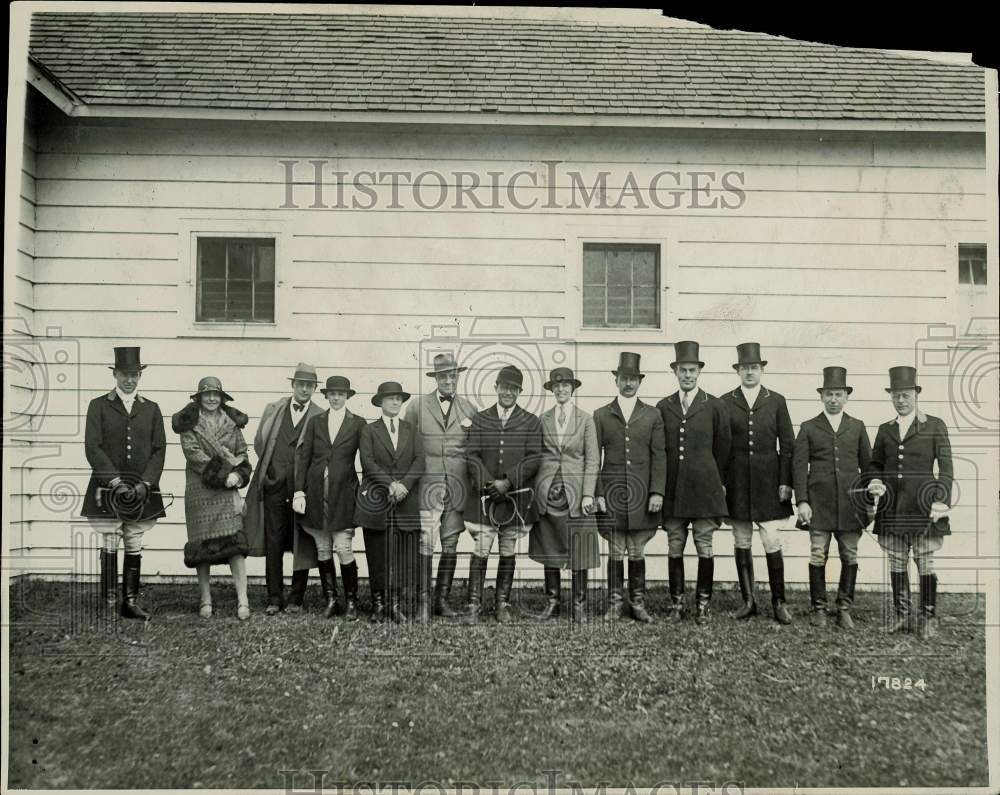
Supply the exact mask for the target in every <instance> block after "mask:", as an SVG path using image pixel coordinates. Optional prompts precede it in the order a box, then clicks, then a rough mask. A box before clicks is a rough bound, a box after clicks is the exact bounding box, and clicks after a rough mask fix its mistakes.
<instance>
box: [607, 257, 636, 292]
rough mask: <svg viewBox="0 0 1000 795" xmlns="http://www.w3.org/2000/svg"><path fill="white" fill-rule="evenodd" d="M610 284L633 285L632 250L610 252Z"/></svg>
mask: <svg viewBox="0 0 1000 795" xmlns="http://www.w3.org/2000/svg"><path fill="white" fill-rule="evenodd" d="M608 284H619V285H625V286H629V287H631V286H632V252H631V251H618V250H611V251H609V252H608Z"/></svg>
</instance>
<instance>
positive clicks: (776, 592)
mask: <svg viewBox="0 0 1000 795" xmlns="http://www.w3.org/2000/svg"><path fill="white" fill-rule="evenodd" d="M767 580H768V583H769V584H770V586H771V609H772V610H773V611H774V620H775V621H777V622H778V623H779V624H791V623H792V616H791V614H790V613H789V612H788V606H787V605H786V604H785V559H784V557H783V556H782V554H781V550H780V549H779V550H778V551H777V552H768V553H767Z"/></svg>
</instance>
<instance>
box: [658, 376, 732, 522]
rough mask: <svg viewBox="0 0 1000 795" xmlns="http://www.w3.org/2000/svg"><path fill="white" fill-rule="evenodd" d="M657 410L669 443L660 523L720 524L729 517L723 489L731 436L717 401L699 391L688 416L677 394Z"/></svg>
mask: <svg viewBox="0 0 1000 795" xmlns="http://www.w3.org/2000/svg"><path fill="white" fill-rule="evenodd" d="M656 407H657V408H658V409H659V411H660V415H661V416H662V417H663V429H664V433H665V435H666V440H667V477H666V487H665V488H664V491H663V518H664V519H670V518H676V519H721V518H723V517H725V516H726V514H727V513H728V512H729V507H728V506H727V505H726V496H725V493H724V491H723V484H724V483H725V480H726V468H727V466H728V465H729V447H730V441H731V439H732V431H731V430H730V428H729V412H728V411H727V410H726V404H725V403H723V402H722V401H721V400H719V398H717V397H715V396H713V395H710V394H708V393H707V392H705V391H704V390H699V392H698V394H697V395H696V396H695V398H694V400H693V401H692V403H691V405H690V406H689V407H688V411H687V414H686V415H685V414H684V411H683V409H682V408H681V399H680V395H679V393H678V392H675V393H674V394H672V395H670V396H669V397H665V398H663V400H661V401H660V402H659V403H657V404H656Z"/></svg>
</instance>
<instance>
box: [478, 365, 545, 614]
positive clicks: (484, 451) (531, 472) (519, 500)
mask: <svg viewBox="0 0 1000 795" xmlns="http://www.w3.org/2000/svg"><path fill="white" fill-rule="evenodd" d="M523 385H524V375H523V374H522V373H521V371H520V370H519V369H518V368H517V367H514V366H513V365H507V366H505V367H503V368H502V369H501V370H500V371H499V373H498V374H497V379H496V383H495V385H494V387H495V389H496V393H497V402H496V403H495V404H494V405H492V406H490V407H489V408H488V409H484V410H483V411H480V412H477V413H476V414H475V416H473V418H472V425H471V426H470V428H469V437H468V440H467V442H466V460H467V462H468V484H467V493H466V498H465V527H466V529H467V530H468V531H469V533H470V534H471V535H472V538H473V540H474V542H475V549H474V551H473V553H472V558H471V560H470V562H469V608H468V618H469V620H470V621H472V622H475V621H478V619H479V614H480V611H481V609H482V600H483V583H484V580H485V579H486V564H487V561H488V560H489V556H490V552H491V551H492V549H493V541H494V539H496V538H499V545H500V562H499V565H498V566H497V584H496V619H497V621H499V622H500V623H501V624H506V623H509V622H510V621H512V620H513V616H512V615H511V609H510V591H511V587H512V586H513V583H514V569H515V562H516V552H517V540H518V539H519V538H521V537H523V536H525V535H527V534H528V533H529V532H530V531H531V526H532V524H533V522H534V521H535V507H534V499H533V493H532V488H533V486H534V480H535V474H536V473H537V472H538V467H539V465H540V464H541V455H542V424H541V422H540V421H539V419H538V417H537V416H535V415H534V414H532V413H531V412H529V411H525V410H524V409H523V408H521V407H520V406H518V405H517V399H518V397H520V395H521V390H522V388H523Z"/></svg>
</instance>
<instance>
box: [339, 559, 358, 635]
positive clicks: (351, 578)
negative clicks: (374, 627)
mask: <svg viewBox="0 0 1000 795" xmlns="http://www.w3.org/2000/svg"><path fill="white" fill-rule="evenodd" d="M340 576H341V578H342V579H343V580H344V618H346V619H347V620H348V621H357V620H358V564H357V562H356V561H353V560H352V561H351V562H350V563H341V564H340Z"/></svg>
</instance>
